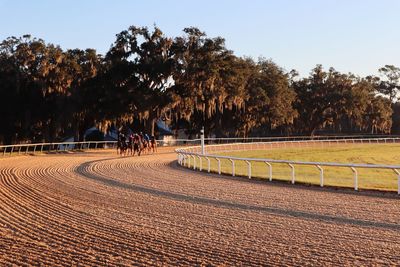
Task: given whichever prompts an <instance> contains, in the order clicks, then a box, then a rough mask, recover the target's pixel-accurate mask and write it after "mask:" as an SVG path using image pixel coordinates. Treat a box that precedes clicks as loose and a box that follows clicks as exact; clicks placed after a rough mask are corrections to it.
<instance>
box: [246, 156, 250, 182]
mask: <svg viewBox="0 0 400 267" xmlns="http://www.w3.org/2000/svg"><path fill="white" fill-rule="evenodd" d="M246 163H247V175H248V176H249V179H251V162H250V161H248V160H246Z"/></svg>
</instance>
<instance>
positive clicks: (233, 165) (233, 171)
mask: <svg viewBox="0 0 400 267" xmlns="http://www.w3.org/2000/svg"><path fill="white" fill-rule="evenodd" d="M229 161H230V162H231V163H232V176H235V161H234V160H233V159H229Z"/></svg>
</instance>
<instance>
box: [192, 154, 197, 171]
mask: <svg viewBox="0 0 400 267" xmlns="http://www.w3.org/2000/svg"><path fill="white" fill-rule="evenodd" d="M192 157H193V170H195V169H196V156H194V155H193V156H192Z"/></svg>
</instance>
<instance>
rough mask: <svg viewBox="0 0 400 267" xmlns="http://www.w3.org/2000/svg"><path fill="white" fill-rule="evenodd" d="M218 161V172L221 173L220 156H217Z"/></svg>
mask: <svg viewBox="0 0 400 267" xmlns="http://www.w3.org/2000/svg"><path fill="white" fill-rule="evenodd" d="M215 159H216V160H217V161H218V174H221V160H220V159H219V158H215Z"/></svg>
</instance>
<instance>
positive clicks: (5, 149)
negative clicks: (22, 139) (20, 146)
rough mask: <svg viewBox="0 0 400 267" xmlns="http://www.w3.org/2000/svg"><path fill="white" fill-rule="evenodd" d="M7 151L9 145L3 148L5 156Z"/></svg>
mask: <svg viewBox="0 0 400 267" xmlns="http://www.w3.org/2000/svg"><path fill="white" fill-rule="evenodd" d="M6 151H7V147H4V150H3V156H5V155H6Z"/></svg>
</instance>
